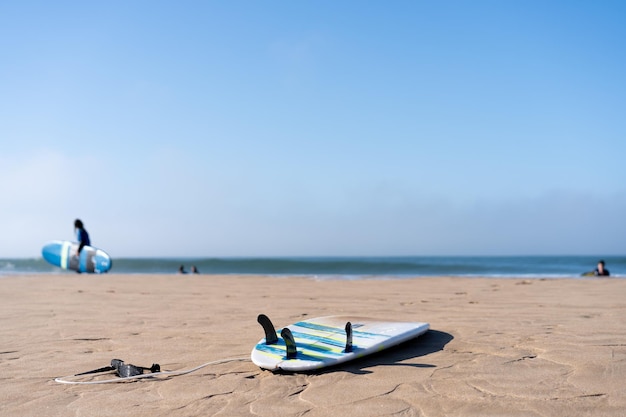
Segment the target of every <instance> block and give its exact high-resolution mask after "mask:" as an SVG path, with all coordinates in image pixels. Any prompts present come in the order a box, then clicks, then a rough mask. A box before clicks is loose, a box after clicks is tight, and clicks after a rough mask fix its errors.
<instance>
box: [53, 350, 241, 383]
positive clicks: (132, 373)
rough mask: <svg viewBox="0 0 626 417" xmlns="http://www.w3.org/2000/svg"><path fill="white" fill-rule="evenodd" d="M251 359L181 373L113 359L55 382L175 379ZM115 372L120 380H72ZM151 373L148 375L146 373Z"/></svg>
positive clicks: (233, 360) (217, 362) (206, 364)
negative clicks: (106, 364)
mask: <svg viewBox="0 0 626 417" xmlns="http://www.w3.org/2000/svg"><path fill="white" fill-rule="evenodd" d="M249 360H250V358H249V357H247V356H246V357H238V358H228V359H220V360H216V361H211V362H207V363H203V364H202V365H199V366H196V367H195V368H191V369H185V370H181V371H161V366H160V365H159V364H158V363H155V364H152V366H151V367H149V368H148V367H143V366H135V365H132V364H125V363H124V361H123V360H121V359H113V360H111V366H105V367H103V368H98V369H94V370H91V371H87V372H81V373H79V374H75V375H69V376H64V377H59V378H55V379H54V381H55V382H58V383H60V384H73V385H94V384H110V383H117V382H128V381H133V380H138V379H144V378H157V377H166V378H169V377H173V376H179V375H186V374H190V373H192V372H195V371H197V370H199V369H202V368H205V367H207V366H209V365H217V364H222V363H228V362H243V361H249ZM110 371H115V373H116V374H117V376H118V378H115V379H105V380H100V381H77V380H73V379H72V378H75V377H81V376H85V375H91V374H96V373H102V372H110ZM146 371H149V372H148V373H144V372H146Z"/></svg>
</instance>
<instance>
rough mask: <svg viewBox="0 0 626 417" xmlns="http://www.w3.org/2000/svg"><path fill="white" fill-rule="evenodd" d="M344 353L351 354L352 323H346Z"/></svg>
mask: <svg viewBox="0 0 626 417" xmlns="http://www.w3.org/2000/svg"><path fill="white" fill-rule="evenodd" d="M345 352H346V353H348V352H352V323H350V322H347V323H346V349H345Z"/></svg>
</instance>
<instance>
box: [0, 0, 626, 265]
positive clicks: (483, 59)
mask: <svg viewBox="0 0 626 417" xmlns="http://www.w3.org/2000/svg"><path fill="white" fill-rule="evenodd" d="M625 51H626V2H624V1H597V2H592V1H573V0H571V1H570V0H568V1H526V0H524V1H480V0H479V1H437V2H433V1H419V0H411V1H393V2H382V1H377V2H374V1H372V2H363V1H342V2H337V1H274V2H263V1H236V0H234V1H178V2H173V1H152V0H151V1H106V2H82V1H54V2H48V1H29V0H25V1H2V2H0V62H1V64H0V196H1V197H0V208H1V210H0V212H1V214H2V216H0V233H1V236H2V237H1V238H0V258H1V257H37V256H39V255H40V249H41V247H42V246H43V244H44V243H45V242H46V241H48V240H55V239H72V238H73V237H74V235H73V221H74V219H75V218H77V217H79V218H81V219H82V220H83V221H84V223H85V226H86V228H87V230H88V231H89V232H90V234H91V237H92V243H93V244H94V246H98V247H101V248H103V249H105V250H107V251H108V252H109V253H110V254H111V255H112V256H114V257H127V256H274V255H312V256H315V255H506V254H514V255H515V254H519V255H524V254H594V255H595V254H598V255H604V254H623V253H624V251H625V248H626V220H625V219H626V165H625V163H624V162H625V158H626V76H625V74H626V52H625Z"/></svg>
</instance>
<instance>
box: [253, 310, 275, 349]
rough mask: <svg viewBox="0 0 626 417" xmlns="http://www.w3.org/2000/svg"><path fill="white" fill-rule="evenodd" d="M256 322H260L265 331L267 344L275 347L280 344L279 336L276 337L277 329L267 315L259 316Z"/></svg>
mask: <svg viewBox="0 0 626 417" xmlns="http://www.w3.org/2000/svg"><path fill="white" fill-rule="evenodd" d="M256 321H258V322H259V324H260V325H261V326H263V330H264V331H265V344H266V345H273V344H275V343H276V342H278V336H276V329H275V328H274V325H273V324H272V321H271V320H270V318H269V317H267V316H266V315H265V314H259V316H258V317H257V318H256Z"/></svg>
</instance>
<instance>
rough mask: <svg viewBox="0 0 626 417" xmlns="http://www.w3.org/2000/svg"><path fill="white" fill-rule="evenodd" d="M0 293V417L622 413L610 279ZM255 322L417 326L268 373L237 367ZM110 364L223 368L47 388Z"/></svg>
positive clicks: (235, 282)
mask: <svg viewBox="0 0 626 417" xmlns="http://www.w3.org/2000/svg"><path fill="white" fill-rule="evenodd" d="M0 296H1V298H2V303H1V305H0V312H1V313H0V321H1V327H0V363H1V364H2V373H1V374H0V378H1V380H2V382H1V384H0V415H2V416H48V417H51V416H133V417H138V416H168V417H169V416H193V415H207V416H208V415H224V416H302V415H306V416H311V417H313V416H329V415H350V416H525V417H526V416H591V415H593V416H623V415H625V414H626V388H624V380H625V379H626V280H624V279H610V278H609V279H594V278H590V279H547V280H541V279H533V280H525V279H521V278H520V279H492V278H489V279H484V278H415V279H395V280H361V281H315V280H312V279H307V278H298V277H289V278H287V277H285V278H276V277H260V276H213V275H194V276H192V275H182V276H181V275H170V276H166V275H104V276H93V275H78V274H67V275H58V276H51V275H47V276H16V277H3V278H0ZM259 313H265V314H267V315H268V316H270V317H271V319H272V321H273V322H274V324H275V325H276V326H277V327H281V326H285V325H287V324H291V323H293V322H295V321H297V320H300V319H304V318H314V317H318V316H325V315H336V314H337V315H357V316H369V317H373V318H380V319H387V320H398V321H425V322H429V323H430V325H431V330H430V331H429V332H428V333H426V334H425V335H424V336H422V337H420V338H418V339H415V340H413V341H411V342H408V343H405V344H403V345H401V346H399V347H397V348H394V349H391V350H387V351H384V352H382V353H380V354H377V355H373V356H370V357H367V358H364V359H362V360H359V361H356V362H351V363H348V364H344V365H342V366H340V367H338V368H334V369H330V370H327V371H324V372H315V373H309V374H293V375H290V374H274V373H271V372H269V371H264V370H261V369H259V368H258V367H257V366H255V365H254V364H253V363H251V362H250V361H249V355H250V351H251V349H252V347H253V346H254V345H255V344H256V342H257V341H258V340H259V339H261V338H262V337H263V331H262V329H261V327H260V326H259V325H258V324H257V322H256V317H257V315H258V314H259ZM113 358H119V359H123V360H124V361H126V362H127V363H132V364H136V365H142V366H150V365H151V364H152V363H159V364H160V365H161V368H162V369H163V370H170V371H176V370H184V369H190V368H194V367H196V366H198V365H201V364H204V363H206V362H212V361H219V360H223V359H235V360H232V361H228V362H224V363H216V364H213V365H209V366H206V367H204V368H202V369H200V370H198V371H196V372H193V373H190V374H188V375H181V376H176V377H171V378H167V379H159V380H147V379H144V380H139V381H135V382H126V383H113V384H103V385H64V384H59V383H57V382H54V378H56V377H61V376H66V375H72V374H75V373H79V372H83V371H88V370H91V369H95V368H99V367H103V366H107V365H108V364H109V362H110V361H111V359H113ZM107 377H111V375H108V376H107ZM100 378H102V377H100Z"/></svg>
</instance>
